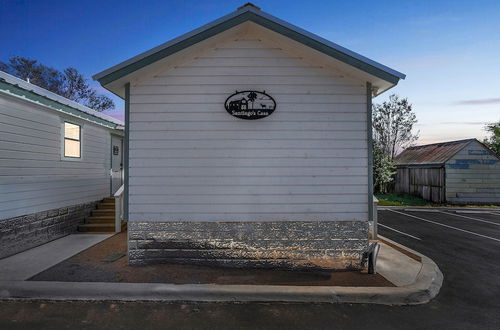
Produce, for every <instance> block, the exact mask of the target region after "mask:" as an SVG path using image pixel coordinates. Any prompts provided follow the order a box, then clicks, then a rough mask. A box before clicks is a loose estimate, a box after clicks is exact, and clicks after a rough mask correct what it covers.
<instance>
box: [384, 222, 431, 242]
mask: <svg viewBox="0 0 500 330" xmlns="http://www.w3.org/2000/svg"><path fill="white" fill-rule="evenodd" d="M377 225H378V226H381V227H384V228H387V229H389V230H392V231H395V232H396V233H400V234H401V235H406V236H408V237H411V238H414V239H418V240H419V241H421V240H422V239H421V238H418V237H417V236H413V235H410V234H407V233H403V232H402V231H399V230H397V229H394V228H392V227H389V226H386V225H383V224H381V223H378V224H377Z"/></svg>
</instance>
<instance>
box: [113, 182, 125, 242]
mask: <svg viewBox="0 0 500 330" xmlns="http://www.w3.org/2000/svg"><path fill="white" fill-rule="evenodd" d="M123 190H124V185H121V187H120V188H118V190H117V191H116V192H115V195H114V196H115V232H117V233H119V232H121V231H122V220H123Z"/></svg>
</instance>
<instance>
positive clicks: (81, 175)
mask: <svg viewBox="0 0 500 330" xmlns="http://www.w3.org/2000/svg"><path fill="white" fill-rule="evenodd" d="M122 138H123V123H122V122H121V121H119V120H117V119H115V118H112V117H110V116H107V115H104V114H101V113H98V112H96V111H94V110H92V109H89V108H87V107H84V106H82V105H81V104H78V103H76V102H73V101H71V100H68V99H66V98H64V97H61V96H59V95H56V94H54V93H52V92H49V91H47V90H45V89H43V88H40V87H38V86H35V85H33V84H30V83H28V82H26V81H24V80H21V79H18V78H16V77H14V76H11V75H9V74H7V73H5V72H0V246H1V249H0V251H1V252H0V257H5V256H7V255H10V254H13V253H16V252H19V251H22V250H25V249H28V248H30V247H33V246H36V245H40V244H43V243H45V242H47V241H49V240H53V239H55V238H58V237H61V236H62V235H65V234H68V233H71V232H74V231H76V229H77V226H78V225H79V224H81V223H82V221H83V218H84V217H85V216H87V215H89V213H90V211H91V210H92V209H93V208H94V206H95V203H96V202H97V201H99V200H101V199H103V198H104V197H109V196H112V194H113V193H114V192H115V191H116V190H117V189H118V188H119V187H120V186H121V184H122V175H121V172H122V171H121V163H122V161H121V149H122V146H121V144H122ZM113 147H114V151H115V155H114V156H113ZM117 148H118V149H117ZM112 167H114V170H112Z"/></svg>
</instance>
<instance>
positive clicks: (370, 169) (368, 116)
mask: <svg viewBox="0 0 500 330" xmlns="http://www.w3.org/2000/svg"><path fill="white" fill-rule="evenodd" d="M366 141H367V150H368V155H367V157H368V192H367V193H368V221H369V222H373V221H374V217H373V135H372V84H371V83H370V82H366ZM376 226H377V224H376V223H373V229H374V230H373V234H374V235H373V236H375V233H376V232H377V230H376V228H375V227H376ZM372 239H376V237H372Z"/></svg>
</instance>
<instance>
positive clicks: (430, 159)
mask: <svg viewBox="0 0 500 330" xmlns="http://www.w3.org/2000/svg"><path fill="white" fill-rule="evenodd" d="M472 141H477V140H476V139H467V140H458V141H450V142H440V143H433V144H426V145H422V146H416V147H410V148H407V149H406V150H405V151H403V152H402V153H400V154H399V155H397V156H396V158H394V163H395V164H396V165H423V164H444V163H445V162H446V161H448V159H450V158H451V157H453V156H454V155H455V154H456V153H457V152H459V151H460V150H462V148H464V147H465V146H466V145H468V144H469V143H471V142H472Z"/></svg>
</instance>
